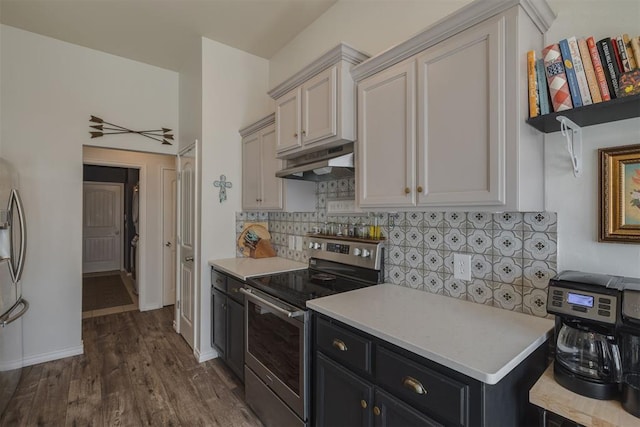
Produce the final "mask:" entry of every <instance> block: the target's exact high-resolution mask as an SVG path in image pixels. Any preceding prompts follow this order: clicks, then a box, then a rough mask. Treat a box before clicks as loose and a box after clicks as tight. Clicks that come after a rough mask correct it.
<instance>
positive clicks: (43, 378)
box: [0, 307, 262, 427]
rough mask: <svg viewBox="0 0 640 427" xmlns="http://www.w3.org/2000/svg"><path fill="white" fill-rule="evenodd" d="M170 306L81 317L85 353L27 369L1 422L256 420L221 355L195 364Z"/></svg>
mask: <svg viewBox="0 0 640 427" xmlns="http://www.w3.org/2000/svg"><path fill="white" fill-rule="evenodd" d="M172 320H173V307H165V308H163V309H160V310H154V311H148V312H144V313H140V312H137V311H130V312H126V313H118V314H112V315H109V316H103V317H96V318H91V319H85V320H83V325H82V326H83V328H82V329H83V331H82V338H83V341H84V351H85V354H84V355H82V356H76V357H70V358H66V359H62V360H56V361H53V362H47V363H42V364H40V365H35V366H30V367H27V368H25V369H24V371H23V377H22V379H21V381H20V384H19V386H18V389H17V390H16V394H15V395H14V397H13V398H12V399H11V401H10V402H9V406H8V408H7V411H6V412H5V414H4V415H3V417H2V419H0V425H1V426H36V425H37V426H63V425H66V426H142V425H153V426H181V425H183V426H224V427H227V426H242V427H244V426H247V427H249V426H261V425H262V424H261V423H260V421H259V420H258V419H257V418H256V416H255V414H254V413H253V412H252V411H251V410H250V409H249V408H248V407H247V406H246V404H245V403H244V389H243V387H242V384H241V383H239V382H238V380H237V379H236V377H235V376H234V375H233V374H232V373H231V372H230V371H229V370H228V369H227V368H226V366H225V365H224V364H223V363H222V362H220V361H219V360H218V359H214V360H210V361H208V362H205V363H198V362H197V361H196V360H195V359H194V357H193V354H192V351H191V349H190V348H189V347H188V345H187V344H186V343H185V342H184V340H183V339H182V337H180V336H179V335H178V334H176V333H175V332H174V331H173V328H172V326H171V325H172Z"/></svg>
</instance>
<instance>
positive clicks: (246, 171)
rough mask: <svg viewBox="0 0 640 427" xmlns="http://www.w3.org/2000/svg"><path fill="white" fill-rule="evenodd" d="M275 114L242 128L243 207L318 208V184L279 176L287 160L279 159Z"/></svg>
mask: <svg viewBox="0 0 640 427" xmlns="http://www.w3.org/2000/svg"><path fill="white" fill-rule="evenodd" d="M274 122H275V117H274V115H273V114H271V115H269V116H267V117H265V118H264V119H262V120H260V121H258V122H256V123H254V124H252V125H250V126H247V127H246V128H243V129H241V130H240V134H241V135H242V209H243V210H261V211H274V210H276V211H277V210H286V211H291V212H311V211H314V210H315V203H316V199H315V183H314V182H306V181H292V180H285V179H282V178H277V177H276V172H277V171H279V170H280V169H282V168H283V161H282V160H279V159H277V158H276V128H275V123H274Z"/></svg>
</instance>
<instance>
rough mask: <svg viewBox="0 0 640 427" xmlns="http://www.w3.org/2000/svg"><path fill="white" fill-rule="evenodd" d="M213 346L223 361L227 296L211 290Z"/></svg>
mask: <svg viewBox="0 0 640 427" xmlns="http://www.w3.org/2000/svg"><path fill="white" fill-rule="evenodd" d="M212 308H213V346H214V347H215V349H216V350H217V351H218V354H219V355H220V357H222V358H223V359H225V358H226V354H227V296H226V295H225V294H223V293H222V292H220V291H218V290H217V289H213V298H212Z"/></svg>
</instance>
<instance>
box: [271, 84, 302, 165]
mask: <svg viewBox="0 0 640 427" xmlns="http://www.w3.org/2000/svg"><path fill="white" fill-rule="evenodd" d="M301 94H302V88H301V87H297V88H295V89H293V90H292V91H290V92H287V93H286V94H284V95H282V96H281V97H280V98H278V99H277V100H276V140H277V145H276V149H277V151H278V154H280V153H284V152H287V151H290V150H293V149H294V148H298V147H301V146H302V134H301V129H300V127H301V126H300V125H301V110H302V103H301V102H302V100H301Z"/></svg>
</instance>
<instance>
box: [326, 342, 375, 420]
mask: <svg viewBox="0 0 640 427" xmlns="http://www.w3.org/2000/svg"><path fill="white" fill-rule="evenodd" d="M316 361H317V365H316V381H315V387H316V393H315V396H314V399H315V416H316V422H315V426H316V427H338V426H350V427H359V426H362V427H367V426H371V425H372V421H373V420H372V416H371V405H372V403H373V386H372V385H371V384H369V383H368V382H366V381H364V380H362V379H360V378H359V377H358V376H356V375H354V374H352V373H351V372H349V371H348V370H346V369H344V368H342V367H341V366H340V365H338V364H336V363H334V362H332V361H330V360H329V359H328V358H326V357H325V356H323V355H322V353H317V359H316Z"/></svg>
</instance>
